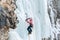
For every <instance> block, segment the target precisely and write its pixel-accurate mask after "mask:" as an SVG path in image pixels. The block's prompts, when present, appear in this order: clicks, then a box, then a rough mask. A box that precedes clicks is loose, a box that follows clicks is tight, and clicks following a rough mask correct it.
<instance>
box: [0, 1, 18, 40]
mask: <svg viewBox="0 0 60 40" xmlns="http://www.w3.org/2000/svg"><path fill="white" fill-rule="evenodd" d="M15 3H16V0H0V40H8V37H9V36H8V32H9V28H12V29H15V28H16V23H17V16H16V14H15V13H14V11H15V9H16V4H15Z"/></svg>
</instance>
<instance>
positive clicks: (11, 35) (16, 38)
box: [9, 30, 23, 40]
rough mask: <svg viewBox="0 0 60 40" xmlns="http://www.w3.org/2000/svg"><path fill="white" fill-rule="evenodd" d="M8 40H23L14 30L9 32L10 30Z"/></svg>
mask: <svg viewBox="0 0 60 40" xmlns="http://www.w3.org/2000/svg"><path fill="white" fill-rule="evenodd" d="M9 40H23V39H22V38H21V37H20V36H19V34H18V33H17V32H16V31H14V30H12V31H11V30H10V32H9Z"/></svg>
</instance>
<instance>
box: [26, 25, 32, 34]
mask: <svg viewBox="0 0 60 40" xmlns="http://www.w3.org/2000/svg"><path fill="white" fill-rule="evenodd" d="M27 30H28V34H31V33H32V26H31V25H29V26H28V28H27Z"/></svg>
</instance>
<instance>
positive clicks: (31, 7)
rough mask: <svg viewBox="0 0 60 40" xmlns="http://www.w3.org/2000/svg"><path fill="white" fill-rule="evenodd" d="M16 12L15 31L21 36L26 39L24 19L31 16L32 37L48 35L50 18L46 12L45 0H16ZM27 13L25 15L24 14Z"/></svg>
mask: <svg viewBox="0 0 60 40" xmlns="http://www.w3.org/2000/svg"><path fill="white" fill-rule="evenodd" d="M16 4H17V9H16V14H17V16H18V19H19V24H18V25H17V28H16V31H17V32H18V33H19V35H20V36H21V37H22V38H23V40H28V33H27V26H28V24H27V23H26V22H25V19H26V18H28V17H32V18H33V22H34V28H33V39H30V40H41V38H43V37H46V38H47V37H49V36H50V26H51V25H49V24H50V20H49V16H48V13H47V0H17V2H16ZM26 14H27V15H26Z"/></svg>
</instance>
